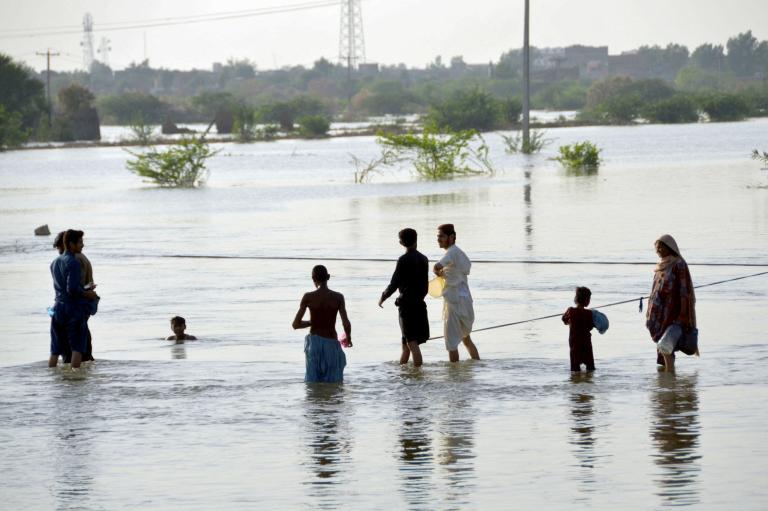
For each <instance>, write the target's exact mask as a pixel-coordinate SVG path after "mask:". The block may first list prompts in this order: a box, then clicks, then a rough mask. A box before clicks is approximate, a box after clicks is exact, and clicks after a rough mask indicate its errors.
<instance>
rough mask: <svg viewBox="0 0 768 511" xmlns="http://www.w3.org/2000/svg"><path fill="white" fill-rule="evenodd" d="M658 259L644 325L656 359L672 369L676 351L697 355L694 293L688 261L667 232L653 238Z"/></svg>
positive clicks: (667, 369) (665, 367)
mask: <svg viewBox="0 0 768 511" xmlns="http://www.w3.org/2000/svg"><path fill="white" fill-rule="evenodd" d="M655 246H656V253H657V254H658V256H659V262H658V263H657V264H656V269H655V271H654V275H653V286H652V288H651V296H650V297H649V298H648V310H647V312H646V315H645V318H646V322H645V326H646V327H647V328H648V332H650V334H651V339H652V340H653V342H655V343H656V350H657V352H658V355H657V357H656V362H657V363H658V364H659V365H663V366H664V369H665V370H666V371H674V369H675V351H682V352H683V353H685V354H686V355H698V354H699V346H698V333H699V331H698V330H697V329H696V296H695V294H694V292H693V280H692V279H691V272H690V271H689V270H688V264H687V263H686V262H685V259H683V257H682V255H680V249H679V248H678V247H677V242H676V241H675V239H674V238H673V237H672V236H670V235H669V234H665V235H663V236H661V237H660V238H659V239H657V240H656V243H655Z"/></svg>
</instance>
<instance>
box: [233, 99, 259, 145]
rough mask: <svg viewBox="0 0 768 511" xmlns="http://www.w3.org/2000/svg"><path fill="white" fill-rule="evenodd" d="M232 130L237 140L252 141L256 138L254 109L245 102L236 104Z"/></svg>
mask: <svg viewBox="0 0 768 511" xmlns="http://www.w3.org/2000/svg"><path fill="white" fill-rule="evenodd" d="M232 131H233V132H234V134H235V140H237V141H238V142H253V141H254V140H255V139H256V110H255V109H254V108H253V107H251V106H249V105H246V104H240V105H238V106H237V109H236V110H235V114H234V123H233V125H232Z"/></svg>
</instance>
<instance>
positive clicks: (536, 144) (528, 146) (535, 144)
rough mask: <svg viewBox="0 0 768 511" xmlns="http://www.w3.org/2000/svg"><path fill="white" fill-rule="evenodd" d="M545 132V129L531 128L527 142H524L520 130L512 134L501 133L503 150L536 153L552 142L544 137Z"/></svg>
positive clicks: (513, 152) (508, 152) (510, 152)
mask: <svg viewBox="0 0 768 511" xmlns="http://www.w3.org/2000/svg"><path fill="white" fill-rule="evenodd" d="M546 134H547V132H546V131H540V130H531V132H530V136H529V137H528V143H525V141H524V140H523V134H522V132H520V131H518V132H517V133H515V134H514V135H502V136H501V138H502V139H504V146H505V147H504V150H505V151H506V152H507V154H517V153H522V154H533V153H538V152H539V151H541V150H542V149H544V147H546V146H547V145H549V144H550V143H551V142H552V141H551V140H549V139H547V138H544V135H546Z"/></svg>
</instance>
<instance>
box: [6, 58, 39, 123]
mask: <svg viewBox="0 0 768 511" xmlns="http://www.w3.org/2000/svg"><path fill="white" fill-rule="evenodd" d="M0 105H2V106H3V108H4V110H5V112H6V115H9V116H12V117H13V118H14V119H15V118H16V117H15V115H14V114H18V115H19V116H20V120H21V128H22V129H23V130H25V132H26V130H29V129H31V128H34V127H36V126H37V125H38V122H39V120H40V119H41V117H42V116H43V114H45V113H46V112H47V106H46V100H45V86H44V85H43V82H41V81H39V80H37V79H35V78H34V76H33V71H32V70H31V69H29V68H27V67H25V66H23V65H22V64H18V63H16V62H14V61H13V59H11V57H9V56H8V55H5V54H3V53H0Z"/></svg>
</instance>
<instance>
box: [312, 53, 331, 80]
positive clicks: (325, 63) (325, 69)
mask: <svg viewBox="0 0 768 511" xmlns="http://www.w3.org/2000/svg"><path fill="white" fill-rule="evenodd" d="M312 70H313V71H315V72H316V73H318V74H320V75H322V76H331V75H332V74H333V73H334V72H335V71H336V66H335V65H334V64H333V63H332V62H331V61H329V60H328V59H326V58H325V57H321V58H320V59H318V60H316V61H315V63H314V64H313V66H312Z"/></svg>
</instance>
